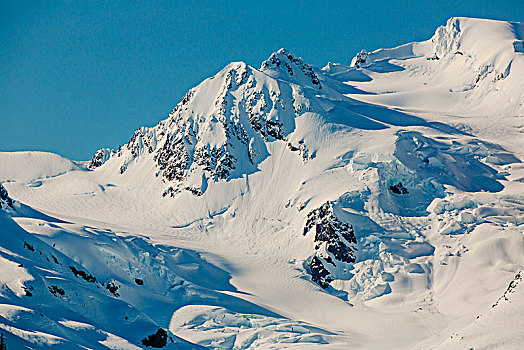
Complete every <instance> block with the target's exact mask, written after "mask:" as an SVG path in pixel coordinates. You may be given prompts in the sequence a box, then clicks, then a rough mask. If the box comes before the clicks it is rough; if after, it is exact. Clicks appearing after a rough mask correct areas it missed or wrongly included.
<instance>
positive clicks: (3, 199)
mask: <svg viewBox="0 0 524 350" xmlns="http://www.w3.org/2000/svg"><path fill="white" fill-rule="evenodd" d="M7 207H10V208H13V200H12V199H11V198H10V197H9V194H8V193H7V190H6V189H5V187H4V186H3V185H2V184H1V183H0V209H7Z"/></svg>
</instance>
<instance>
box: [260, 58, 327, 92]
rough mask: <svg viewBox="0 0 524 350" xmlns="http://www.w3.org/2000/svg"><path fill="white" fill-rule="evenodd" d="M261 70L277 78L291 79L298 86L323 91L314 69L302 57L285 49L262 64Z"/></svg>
mask: <svg viewBox="0 0 524 350" xmlns="http://www.w3.org/2000/svg"><path fill="white" fill-rule="evenodd" d="M260 69H261V70H262V71H264V72H265V73H268V74H270V75H272V76H275V77H277V78H281V79H286V80H289V79H291V80H292V81H293V82H296V83H298V84H305V85H307V86H311V87H314V88H316V89H322V84H321V83H320V80H319V79H318V76H317V75H316V74H315V71H314V70H313V68H312V67H311V66H310V65H308V64H307V63H305V62H304V61H303V60H302V59H301V58H300V57H297V56H294V55H293V54H292V53H291V52H289V51H288V50H286V49H283V48H282V49H280V50H278V51H277V52H274V53H273V54H272V55H271V56H270V57H269V58H268V59H267V60H265V61H264V62H262V65H261V67H260Z"/></svg>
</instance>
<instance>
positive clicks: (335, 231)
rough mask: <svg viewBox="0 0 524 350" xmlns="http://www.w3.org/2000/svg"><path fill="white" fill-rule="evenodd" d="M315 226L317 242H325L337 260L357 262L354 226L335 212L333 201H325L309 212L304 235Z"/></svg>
mask: <svg viewBox="0 0 524 350" xmlns="http://www.w3.org/2000/svg"><path fill="white" fill-rule="evenodd" d="M313 228H314V231H315V242H317V243H322V242H325V244H326V249H327V251H328V252H330V253H331V254H333V256H334V258H335V259H336V260H339V261H344V262H347V263H352V262H355V254H354V251H355V250H356V249H355V245H356V243H357V239H356V237H355V232H354V230H353V226H351V225H349V224H347V223H345V222H343V221H341V220H339V219H338V218H337V217H336V216H335V215H334V214H333V205H332V203H331V202H329V201H328V202H326V203H324V204H323V205H322V206H321V207H320V208H317V209H315V210H313V211H311V212H310V213H309V214H308V216H307V221H306V226H305V227H304V235H306V234H307V233H308V232H309V231H312V230H313ZM317 246H318V245H317Z"/></svg>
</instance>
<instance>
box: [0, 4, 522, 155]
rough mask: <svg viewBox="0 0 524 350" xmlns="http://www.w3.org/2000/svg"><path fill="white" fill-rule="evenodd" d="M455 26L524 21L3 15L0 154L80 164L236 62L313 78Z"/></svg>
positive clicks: (208, 8)
mask: <svg viewBox="0 0 524 350" xmlns="http://www.w3.org/2000/svg"><path fill="white" fill-rule="evenodd" d="M453 16H467V17H481V18H489V19H498V20H507V21H516V22H524V2H522V1H504V0H502V1H498V2H493V1H463V2H460V3H458V2H456V1H448V0H445V1H439V2H432V3H428V4H426V3H423V4H421V3H420V2H418V1H399V2H396V3H384V2H382V1H367V2H362V3H359V2H347V1H331V2H326V3H320V2H317V1H303V2H300V3H298V2H291V1H289V2H282V1H280V2H277V1H264V2H250V3H248V4H246V3H243V2H240V1H229V2H213V1H198V2H181V1H171V2H169V1H161V2H156V3H154V4H153V3H150V2H124V1H114V2H103V1H47V2H43V1H42V2H37V1H16V2H6V1H5V2H2V3H1V4H0V45H1V46H0V89H1V90H0V106H2V108H1V109H0V122H1V125H2V129H3V130H4V133H3V135H2V137H0V150H2V151H15V150H42V151H51V152H54V153H58V154H61V155H64V156H66V157H69V158H72V159H76V160H87V159H89V158H90V157H91V156H92V154H93V153H94V152H95V151H96V150H97V149H98V148H100V147H111V148H116V147H118V145H120V144H123V143H125V142H127V140H128V139H129V138H130V137H131V135H132V133H133V131H134V130H136V129H137V128H138V127H140V126H153V125H155V124H156V123H157V122H158V121H160V120H161V119H164V118H165V117H166V116H167V114H168V113H169V112H170V111H171V109H172V108H173V107H174V106H175V105H176V104H177V103H178V102H179V101H180V99H181V98H182V96H183V95H184V94H185V93H186V92H187V90H189V89H190V88H191V87H193V86H196V85H198V84H199V83H200V82H201V81H202V80H203V79H205V78H207V77H209V76H212V75H214V74H215V73H216V72H218V71H219V70H220V69H222V68H223V67H224V66H225V65H227V64H228V63H229V62H231V61H245V62H247V63H248V64H250V65H252V66H255V67H259V66H260V63H261V62H262V61H263V60H265V59H266V58H268V57H269V56H270V54H271V53H272V52H274V51H276V50H278V49H279V48H281V47H285V48H287V49H289V50H290V51H292V52H293V53H294V54H296V55H297V56H301V57H302V58H303V59H304V60H305V61H306V62H308V63H309V64H312V65H316V66H318V67H322V66H324V65H325V64H326V63H327V62H329V61H331V62H338V63H343V64H349V63H350V60H351V58H352V57H353V56H354V55H355V54H356V53H357V52H358V51H360V50H361V49H363V48H364V49H366V50H374V49H377V48H386V47H394V46H398V45H401V44H404V43H407V42H412V41H422V40H426V39H429V38H430V37H431V36H432V35H433V33H434V31H435V29H436V28H437V27H438V26H439V25H443V24H445V22H446V20H447V19H448V18H450V17H453Z"/></svg>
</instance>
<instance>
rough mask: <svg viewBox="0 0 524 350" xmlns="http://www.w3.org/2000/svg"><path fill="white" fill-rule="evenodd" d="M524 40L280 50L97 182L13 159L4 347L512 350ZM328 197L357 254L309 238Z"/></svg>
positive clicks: (110, 159) (73, 169)
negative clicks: (320, 61)
mask: <svg viewBox="0 0 524 350" xmlns="http://www.w3.org/2000/svg"><path fill="white" fill-rule="evenodd" d="M523 39H524V25H523V24H519V23H511V22H501V21H491V20H481V19H469V18H452V19H450V20H449V21H448V23H447V24H446V25H445V26H442V27H440V28H438V29H437V30H436V33H435V35H434V36H433V37H432V38H431V39H429V40H427V41H424V42H421V43H410V44H406V45H402V46H400V47H397V48H393V49H380V50H375V51H372V52H369V53H367V52H366V55H364V54H363V53H362V54H361V55H360V57H359V59H358V60H355V62H356V61H359V62H360V64H359V67H360V68H356V65H354V66H355V67H350V66H346V65H344V64H332V63H330V64H328V65H327V66H326V67H324V68H323V69H322V70H320V69H317V68H315V67H311V66H309V65H307V64H306V63H305V62H303V61H302V60H301V59H300V58H298V57H297V56H294V55H293V54H291V53H289V52H288V51H286V50H279V51H278V52H276V53H274V54H273V55H271V57H270V58H269V59H268V60H267V61H265V62H264V63H263V64H262V67H261V69H256V68H253V67H250V66H249V65H247V64H245V63H242V62H235V63H231V64H229V65H228V66H226V67H225V68H224V69H223V70H221V71H220V72H219V73H217V75H215V76H214V77H212V78H209V79H206V80H205V81H204V82H202V83H201V84H200V85H198V86H197V87H195V88H193V89H192V90H190V92H189V93H188V95H187V96H186V97H185V98H184V100H183V101H182V102H181V103H180V104H179V105H178V106H177V107H176V108H175V110H174V111H173V112H172V113H171V114H170V115H169V117H168V118H167V119H166V120H163V121H161V122H160V123H159V124H158V125H157V126H155V127H153V128H140V129H139V130H137V132H136V133H135V134H134V135H133V136H132V138H131V140H130V141H129V143H128V144H127V145H125V146H123V147H122V148H120V149H119V150H116V151H111V150H105V149H104V150H102V151H100V152H99V153H98V154H99V156H98V157H97V158H96V159H95V160H97V162H96V164H95V163H93V162H91V164H92V165H90V166H89V169H87V168H84V167H83V166H80V165H78V164H76V163H74V162H72V161H69V160H67V159H65V158H62V157H60V156H57V155H52V154H49V153H42V152H22V153H16V152H14V153H6V152H3V153H0V181H2V182H3V183H4V186H5V188H6V189H7V191H8V192H9V196H10V197H11V198H12V199H13V200H15V201H16V202H15V206H14V209H13V210H11V209H9V210H8V211H7V212H0V234H1V235H2V243H1V244H0V245H1V248H2V249H1V250H0V263H1V265H2V266H1V267H0V282H1V284H2V286H3V287H2V288H3V289H2V295H1V296H0V303H1V304H0V316H1V320H0V324H1V325H2V328H3V329H4V330H5V331H6V333H7V336H8V338H7V340H8V342H11V343H16V344H20V346H34V344H40V345H48V346H54V347H57V348H64V349H69V348H71V347H74V346H76V347H87V348H100V347H101V346H104V347H106V348H111V349H120V348H122V349H133V348H140V347H141V346H142V340H144V339H146V338H147V337H148V336H149V335H152V334H155V332H157V330H158V329H159V328H162V329H164V330H166V331H167V346H168V348H177V349H178V348H202V347H203V348H212V349H248V348H257V349H275V348H278V349H283V348H296V349H306V348H312V349H313V348H314V349H316V348H327V349H347V348H369V349H377V348H391V349H426V348H439V347H440V348H445V349H455V348H460V349H462V348H475V349H477V348H491V347H502V348H519V345H522V344H523V343H524V334H523V333H522V330H521V328H522V327H520V325H522V323H523V322H524V318H523V317H522V315H521V312H520V311H521V310H522V306H523V305H521V304H522V303H524V299H523V298H524V294H523V293H522V292H523V291H524V288H522V287H523V285H522V283H523V282H520V281H521V279H519V278H517V277H515V275H516V274H517V273H518V272H519V271H523V270H524V165H523V163H522V160H523V159H524V147H523V146H524V138H523V136H522V133H523V132H524V126H523V125H524V119H523V118H524V80H523V79H522V76H524V53H523V52H522V51H523V50H522V40H523ZM95 165H96V166H95ZM175 175H176V176H175ZM163 194H165V196H163ZM328 201H329V205H326V206H325V207H326V208H330V209H329V210H330V213H331V214H332V215H333V219H332V220H331V224H333V222H336V220H339V221H340V222H343V223H347V224H348V225H351V226H352V228H353V229H354V235H355V240H356V243H355V246H356V247H357V248H358V250H355V251H353V253H354V256H355V261H351V262H348V261H343V260H341V259H340V255H339V254H338V253H337V251H336V250H334V249H333V246H331V248H329V245H328V243H329V242H328V241H326V240H324V241H319V240H317V233H318V232H320V231H319V230H321V229H322V227H320V226H322V225H321V224H320V223H316V224H315V226H312V229H311V230H310V231H308V232H306V234H305V235H304V232H305V231H304V227H305V225H306V222H307V219H308V214H309V213H311V212H313V211H314V210H315V209H318V208H322V206H323V205H324V204H326V203H327V202H328ZM335 219H336V220H335ZM319 222H320V221H319ZM324 224H325V223H324ZM317 225H320V226H317ZM325 225H327V224H325ZM323 229H325V232H327V234H332V231H333V230H334V229H333V226H328V228H325V227H324V228H323ZM337 230H338V233H337V234H339V236H333V235H332V236H330V237H331V238H333V237H342V236H340V235H341V233H340V232H343V229H340V227H339V228H337ZM350 240H351V237H345V238H340V242H342V243H343V244H344V247H345V248H344V249H350V248H349V247H350V246H352V243H351V242H350ZM25 243H27V244H25ZM29 247H31V249H29ZM314 257H317V258H318V259H320V260H321V261H323V264H324V265H323V266H324V267H325V269H326V271H327V273H328V274H329V276H330V279H332V280H330V281H328V287H327V288H326V289H322V288H321V287H320V286H319V285H318V284H315V283H313V282H312V277H311V272H312V268H311V263H312V261H313V258H314ZM337 257H338V258H337ZM330 260H331V261H332V263H330V262H329V261H330ZM20 265H22V266H20ZM510 281H514V282H512V285H513V284H514V286H513V287H512V288H511V292H506V293H505V291H506V289H507V288H508V284H509V283H510ZM24 288H25V289H24ZM26 290H27V291H29V292H30V293H31V294H32V295H33V296H28V295H26V292H25V291H26ZM494 304H496V305H495V306H493V305H494ZM20 315H24V317H22V316H20ZM477 316H478V318H477ZM55 334H56V335H55ZM9 344H10V343H8V346H9Z"/></svg>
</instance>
